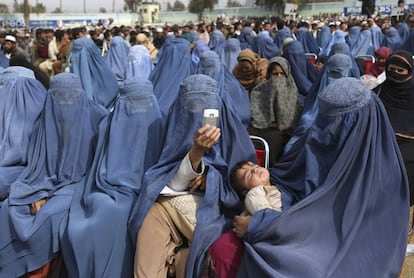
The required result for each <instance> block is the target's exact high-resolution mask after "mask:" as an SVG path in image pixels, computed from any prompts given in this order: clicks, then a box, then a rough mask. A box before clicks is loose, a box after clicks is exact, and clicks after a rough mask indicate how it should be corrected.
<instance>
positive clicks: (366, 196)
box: [205, 77, 409, 277]
mask: <svg viewBox="0 0 414 278" xmlns="http://www.w3.org/2000/svg"><path fill="white" fill-rule="evenodd" d="M318 98H319V101H318V103H319V110H318V114H317V117H316V119H315V121H314V122H313V124H312V125H311V127H310V128H309V130H308V131H307V132H306V133H305V135H304V136H303V137H301V138H300V140H298V141H297V142H296V144H295V145H294V146H293V147H292V149H291V150H290V151H289V152H288V153H286V155H285V156H284V157H283V158H282V160H281V161H280V163H278V164H276V165H275V168H272V169H270V173H268V174H266V175H265V174H264V171H265V170H266V169H264V170H261V171H259V170H255V171H251V169H250V171H249V169H240V170H238V171H239V172H240V171H241V173H240V174H239V175H238V177H243V178H242V179H240V180H239V181H238V182H241V183H243V184H244V185H245V186H252V185H253V184H254V183H256V182H257V181H259V182H260V183H266V182H269V179H270V183H271V184H273V185H276V186H277V187H278V188H279V189H280V191H281V193H282V201H283V211H276V210H273V209H263V210H260V211H258V212H256V213H254V214H253V216H236V217H235V219H234V228H233V231H229V232H227V233H226V234H224V235H223V236H222V237H221V238H220V239H219V240H218V241H216V242H215V243H214V244H213V245H212V246H211V247H210V249H209V254H210V259H209V260H208V261H209V265H208V266H209V267H207V268H206V269H207V270H206V272H205V276H209V277H212V276H214V275H216V276H215V277H234V276H236V274H237V277H397V276H398V274H399V272H400V270H401V266H402V263H403V260H404V256H405V250H406V244H407V230H408V229H407V219H408V215H409V202H408V201H409V192H408V183H407V176H406V172H405V168H404V162H403V161H402V158H401V155H400V152H399V149H398V145H397V142H396V139H395V135H394V132H393V130H392V127H391V125H390V122H389V120H388V117H387V114H386V111H385V110H384V107H383V106H382V104H381V101H380V100H379V98H378V97H376V96H375V94H373V93H372V92H371V91H370V90H368V89H367V88H366V87H365V86H364V85H363V83H362V82H361V81H360V80H358V79H355V78H349V77H348V78H341V79H338V80H336V81H334V82H333V83H331V84H330V85H328V86H327V87H326V88H325V90H324V91H323V92H322V93H320V94H319V96H318ZM266 171H267V170H266ZM384 203H386V208H387V209H384ZM378 227H381V229H378ZM236 236H237V237H239V238H241V239H242V240H243V241H239V240H238V239H237V238H236ZM243 245H245V248H244V247H243ZM243 249H244V252H243ZM390 258H392V259H390ZM240 261H241V263H240ZM298 262H300V263H298ZM239 263H240V265H239ZM211 274H212V275H211Z"/></svg>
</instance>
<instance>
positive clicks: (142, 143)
mask: <svg viewBox="0 0 414 278" xmlns="http://www.w3.org/2000/svg"><path fill="white" fill-rule="evenodd" d="M162 127H163V125H162V120H161V112H160V110H159V107H158V102H157V100H156V98H155V96H154V93H153V89H152V84H151V82H149V81H148V80H141V81H138V80H137V79H134V80H130V79H126V80H125V81H124V84H123V86H122V87H121V90H120V97H119V98H118V99H117V101H116V103H115V106H114V110H113V111H112V112H111V113H110V114H109V115H108V116H107V117H105V118H104V119H103V120H102V122H101V124H100V126H99V137H98V145H97V150H96V155H95V158H94V162H93V165H92V167H91V170H90V171H89V174H88V176H87V178H85V179H84V181H83V182H82V183H81V185H80V186H79V188H78V189H77V191H76V192H75V195H74V197H73V201H72V204H71V206H70V214H69V219H68V222H67V228H66V229H65V230H64V232H63V233H61V235H62V237H61V244H62V254H63V258H64V261H65V265H66V269H67V270H68V273H67V274H68V277H131V276H132V275H133V274H132V271H133V262H134V253H135V248H134V247H133V245H132V243H131V242H130V240H129V237H128V232H127V231H128V230H127V223H128V217H129V212H130V210H131V207H132V206H133V204H134V203H135V201H136V199H137V196H138V193H139V191H140V189H141V188H140V187H141V182H142V176H143V175H144V172H145V170H147V169H148V168H149V167H150V166H152V165H154V164H155V162H157V160H158V158H159V155H160V153H161V144H162V142H161V140H160V138H161V137H162ZM108 219H110V221H111V224H110V225H108Z"/></svg>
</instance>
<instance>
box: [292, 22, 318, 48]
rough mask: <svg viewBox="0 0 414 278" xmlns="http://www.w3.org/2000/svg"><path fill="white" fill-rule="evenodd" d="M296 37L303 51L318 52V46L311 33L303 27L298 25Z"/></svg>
mask: <svg viewBox="0 0 414 278" xmlns="http://www.w3.org/2000/svg"><path fill="white" fill-rule="evenodd" d="M296 38H297V39H298V41H300V42H301V43H302V46H303V50H304V51H305V53H313V54H318V53H319V46H318V43H317V42H316V40H315V38H314V37H313V35H312V33H311V32H309V30H308V29H307V28H305V27H300V28H299V29H298V31H297V32H296Z"/></svg>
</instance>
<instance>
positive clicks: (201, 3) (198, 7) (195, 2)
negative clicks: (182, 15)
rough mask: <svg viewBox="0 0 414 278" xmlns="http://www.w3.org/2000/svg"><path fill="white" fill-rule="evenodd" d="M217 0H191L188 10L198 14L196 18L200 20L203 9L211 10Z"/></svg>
mask: <svg viewBox="0 0 414 278" xmlns="http://www.w3.org/2000/svg"><path fill="white" fill-rule="evenodd" d="M217 3H218V0H191V1H190V4H188V11H189V12H190V13H195V14H197V15H198V20H200V21H201V20H202V18H203V13H204V10H205V9H210V10H212V9H213V8H214V5H215V4H217Z"/></svg>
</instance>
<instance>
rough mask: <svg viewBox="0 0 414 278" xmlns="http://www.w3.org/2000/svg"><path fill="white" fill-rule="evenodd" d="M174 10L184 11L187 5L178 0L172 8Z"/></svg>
mask: <svg viewBox="0 0 414 278" xmlns="http://www.w3.org/2000/svg"><path fill="white" fill-rule="evenodd" d="M171 10H172V11H174V12H177V11H184V10H185V5H184V4H183V2H181V1H179V0H176V1H175V2H174V5H173V6H172V8H171Z"/></svg>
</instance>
